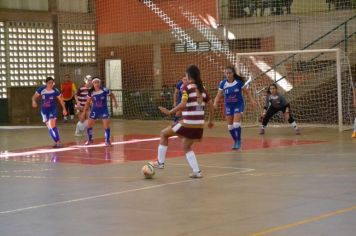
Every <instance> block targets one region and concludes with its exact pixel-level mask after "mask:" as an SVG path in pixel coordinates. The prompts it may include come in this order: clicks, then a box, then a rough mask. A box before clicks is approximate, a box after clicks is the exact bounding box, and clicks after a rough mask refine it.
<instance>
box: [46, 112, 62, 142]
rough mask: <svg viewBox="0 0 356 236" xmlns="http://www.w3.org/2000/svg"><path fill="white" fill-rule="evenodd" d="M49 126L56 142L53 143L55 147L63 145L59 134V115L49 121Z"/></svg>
mask: <svg viewBox="0 0 356 236" xmlns="http://www.w3.org/2000/svg"><path fill="white" fill-rule="evenodd" d="M47 127H48V130H49V133H50V135H51V137H52V139H53V141H54V142H55V144H54V145H53V147H54V148H58V147H62V143H61V138H60V136H59V130H58V128H57V117H52V118H50V119H49V120H48V121H47Z"/></svg>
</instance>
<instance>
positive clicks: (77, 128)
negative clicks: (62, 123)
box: [75, 121, 80, 133]
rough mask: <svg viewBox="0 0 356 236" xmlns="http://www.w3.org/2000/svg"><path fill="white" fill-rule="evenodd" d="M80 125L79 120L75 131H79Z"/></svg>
mask: <svg viewBox="0 0 356 236" xmlns="http://www.w3.org/2000/svg"><path fill="white" fill-rule="evenodd" d="M79 126H80V121H78V122H77V125H76V126H75V132H76V133H79V130H80V129H79Z"/></svg>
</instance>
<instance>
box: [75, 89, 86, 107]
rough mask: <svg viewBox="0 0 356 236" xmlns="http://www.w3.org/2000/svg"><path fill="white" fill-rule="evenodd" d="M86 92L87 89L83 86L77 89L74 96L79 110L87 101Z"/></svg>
mask: <svg viewBox="0 0 356 236" xmlns="http://www.w3.org/2000/svg"><path fill="white" fill-rule="evenodd" d="M88 92H89V88H87V87H86V86H85V85H84V86H82V87H80V88H79V89H78V91H77V94H76V95H77V98H78V101H79V105H80V108H84V106H85V103H86V101H87V100H88Z"/></svg>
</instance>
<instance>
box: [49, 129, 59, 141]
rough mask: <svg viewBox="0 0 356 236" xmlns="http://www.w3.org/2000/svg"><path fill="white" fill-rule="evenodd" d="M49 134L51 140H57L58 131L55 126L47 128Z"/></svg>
mask: <svg viewBox="0 0 356 236" xmlns="http://www.w3.org/2000/svg"><path fill="white" fill-rule="evenodd" d="M48 131H49V135H51V137H52V139H53V141H55V142H58V141H59V133H58V129H57V127H54V128H49V129H48Z"/></svg>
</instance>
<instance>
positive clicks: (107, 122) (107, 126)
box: [102, 118, 112, 147]
mask: <svg viewBox="0 0 356 236" xmlns="http://www.w3.org/2000/svg"><path fill="white" fill-rule="evenodd" d="M102 120H103V127H104V132H105V146H107V147H111V146H112V145H111V142H110V120H109V118H106V119H102Z"/></svg>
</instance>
